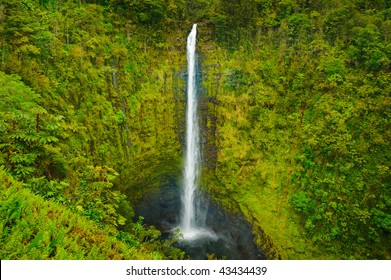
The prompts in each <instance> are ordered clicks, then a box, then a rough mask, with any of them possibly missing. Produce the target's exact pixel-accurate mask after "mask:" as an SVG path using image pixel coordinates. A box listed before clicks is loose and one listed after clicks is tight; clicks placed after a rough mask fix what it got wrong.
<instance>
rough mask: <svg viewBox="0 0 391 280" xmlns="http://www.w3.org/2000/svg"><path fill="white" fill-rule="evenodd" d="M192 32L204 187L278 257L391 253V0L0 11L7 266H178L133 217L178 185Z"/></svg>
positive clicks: (82, 4)
mask: <svg viewBox="0 0 391 280" xmlns="http://www.w3.org/2000/svg"><path fill="white" fill-rule="evenodd" d="M193 22H198V23H199V27H198V30H199V36H198V43H199V54H200V60H201V65H202V73H203V80H202V85H203V88H204V92H205V94H204V96H203V97H202V102H203V106H201V107H202V110H203V112H205V113H206V114H207V117H205V118H203V122H204V125H203V129H204V131H203V137H204V139H205V142H206V143H205V145H204V155H205V162H207V163H208V164H206V167H205V170H204V171H203V182H202V183H203V184H202V185H203V187H204V188H205V189H207V190H208V192H209V193H210V194H211V195H212V197H213V198H214V199H215V200H217V201H218V202H219V203H221V205H223V206H224V207H225V208H226V209H227V210H228V211H241V212H243V213H244V215H245V217H246V218H247V219H248V221H249V222H250V223H251V225H252V226H253V231H254V234H255V236H256V237H257V243H258V244H259V245H260V246H262V247H263V248H264V249H265V251H266V253H267V255H268V257H269V258H283V259H377V258H380V259H391V255H390V252H391V241H390V240H391V239H390V235H391V193H390V192H391V191H390V190H391V188H390V183H389V182H391V178H390V169H389V163H390V155H391V153H390V138H391V135H390V131H391V130H390V102H391V99H390V82H391V75H390V67H391V33H390V30H391V29H390V28H391V2H390V1H388V0H379V1H366V0H350V1H347V0H343V1H308V0H306V1H304V0H283V1H282V0H246V1H244V0H213V1H206V0H188V1H184V0H148V1H138V0H134V1H130V0H96V1H93V0H82V1H71V0H69V1H51V0H39V1H38V0H23V1H18V0H7V1H5V0H0V100H1V102H0V166H1V167H0V176H1V177H0V178H1V205H0V215H1V220H2V227H1V229H2V230H1V245H0V255H1V257H2V259H19V258H24V259H26V258H27V259H47V258H50V259H53V258H54V259H61V258H64V259H85V258H87V259H95V258H97V259H111V258H113V259H127V258H129V259H132V258H140V259H144V258H157V259H160V258H174V259H175V258H181V257H183V255H182V254H181V253H180V252H178V251H177V250H174V249H172V248H171V247H170V243H169V241H166V242H162V241H158V235H159V233H158V232H157V231H156V230H155V229H153V228H147V227H144V226H143V225H142V221H139V222H133V221H132V220H133V218H134V212H133V209H132V206H133V205H134V203H135V202H136V201H137V200H138V199H139V198H140V197H142V196H143V195H144V194H145V193H148V192H153V191H155V190H156V189H157V188H158V187H159V185H160V184H161V181H162V180H164V179H165V178H166V177H167V176H179V174H180V169H181V161H182V160H181V157H182V151H181V150H182V147H181V138H182V135H183V124H184V120H183V116H184V114H182V112H184V108H185V106H184V95H183V93H182V90H183V89H184V87H185V82H184V79H183V77H182V76H183V75H182V74H183V73H184V72H185V71H186V61H185V59H186V57H185V39H186V36H187V33H188V31H189V28H190V27H191V25H192V23H193ZM214 151H215V152H214ZM102 240H104V242H102ZM102 243H104V246H103V245H102Z"/></svg>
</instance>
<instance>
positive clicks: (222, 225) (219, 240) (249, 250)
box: [134, 179, 265, 260]
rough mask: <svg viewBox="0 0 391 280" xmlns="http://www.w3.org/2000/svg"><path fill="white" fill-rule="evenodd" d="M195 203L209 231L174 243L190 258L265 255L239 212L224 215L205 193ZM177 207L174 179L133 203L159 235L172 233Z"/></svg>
mask: <svg viewBox="0 0 391 280" xmlns="http://www.w3.org/2000/svg"><path fill="white" fill-rule="evenodd" d="M200 197H201V199H200V201H199V203H201V204H202V207H203V211H205V213H206V217H205V218H204V219H205V221H204V224H205V226H206V228H207V229H208V231H210V232H211V233H212V234H211V235H209V236H204V237H200V238H194V239H190V240H183V239H180V241H179V242H178V243H175V244H174V246H176V247H178V248H181V249H182V250H183V251H185V252H186V254H187V255H188V257H190V258H191V259H198V260H202V259H208V254H209V255H211V254H213V256H214V257H215V258H218V259H229V260H246V259H249V260H255V259H265V255H264V253H263V252H262V249H261V248H257V246H256V245H255V244H254V236H253V234H252V232H251V227H250V225H249V224H248V223H247V221H246V220H244V219H243V217H241V216H240V215H237V214H235V215H227V214H226V213H225V212H224V211H223V210H222V208H221V207H219V206H218V205H217V204H216V203H214V202H213V201H211V200H210V199H208V198H207V196H205V195H203V196H202V195H200ZM180 209H181V202H180V190H179V187H178V185H177V184H176V182H175V179H172V180H168V181H167V182H166V183H165V184H164V185H163V186H162V187H161V188H160V190H159V191H158V192H156V193H153V194H149V195H146V196H145V197H143V198H142V199H141V200H140V201H139V202H138V204H137V205H136V207H135V209H134V210H135V212H136V217H137V216H143V217H144V222H145V223H146V224H148V225H154V226H155V227H156V228H157V229H159V230H161V231H162V237H163V238H171V237H173V231H174V230H175V229H176V228H177V225H178V224H179V215H180ZM211 236H213V237H211Z"/></svg>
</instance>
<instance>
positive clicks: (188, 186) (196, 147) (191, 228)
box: [179, 24, 210, 239]
mask: <svg viewBox="0 0 391 280" xmlns="http://www.w3.org/2000/svg"><path fill="white" fill-rule="evenodd" d="M196 35H197V24H194V25H193V28H192V30H191V32H190V34H189V36H188V37H187V74H188V77H187V108H186V153H185V166H184V170H183V173H184V174H183V188H182V215H181V222H180V225H179V229H180V231H181V233H182V234H183V237H184V239H195V238H198V237H199V236H201V235H208V233H210V232H209V231H207V230H205V229H204V228H203V225H201V224H200V223H199V221H200V220H203V219H202V217H200V216H201V214H202V213H201V211H198V209H197V207H196V203H195V200H196V189H197V184H198V179H199V175H200V171H199V165H200V158H201V157H200V143H199V142H200V141H199V126H198V115H197V88H196V57H195V53H196Z"/></svg>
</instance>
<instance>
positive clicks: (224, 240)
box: [135, 24, 264, 259]
mask: <svg viewBox="0 0 391 280" xmlns="http://www.w3.org/2000/svg"><path fill="white" fill-rule="evenodd" d="M196 35H197V24H194V25H193V27H192V30H191V32H190V34H189V36H188V38H187V91H186V92H187V100H186V101H187V103H186V135H185V138H186V143H185V154H184V167H183V179H182V180H181V182H180V183H179V184H177V181H176V179H175V178H171V179H170V178H169V179H168V180H166V183H165V184H163V185H162V186H161V187H160V189H159V192H158V193H155V194H149V195H148V196H147V197H145V198H144V199H143V200H141V202H140V203H139V204H138V205H137V207H136V208H135V212H136V215H139V216H143V217H144V221H145V222H146V223H147V224H150V225H154V226H155V227H157V228H158V229H160V230H161V231H162V232H163V237H164V238H172V237H176V238H178V240H179V241H178V242H177V243H176V244H175V246H177V247H179V248H181V249H182V250H184V251H185V252H186V253H187V255H188V256H189V257H190V258H192V259H207V258H208V255H210V256H213V257H215V258H226V259H264V255H263V253H262V252H261V251H260V250H258V249H257V248H256V246H255V245H254V242H253V235H252V233H251V228H250V226H249V225H248V223H246V221H245V220H244V219H243V218H240V217H239V216H237V215H236V216H234V215H231V216H230V217H228V216H227V215H226V214H225V213H224V211H222V209H221V208H220V207H219V206H218V205H217V204H215V203H213V202H212V201H210V199H209V198H208V196H207V195H206V194H205V193H203V192H202V191H201V190H200V188H199V187H198V183H199V177H200V165H201V152H200V150H201V148H200V132H199V124H198V122H199V117H198V109H197V107H198V100H197V86H196V85H197V82H196ZM178 230H179V231H180V235H179V236H175V234H176V232H177V231H178Z"/></svg>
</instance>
